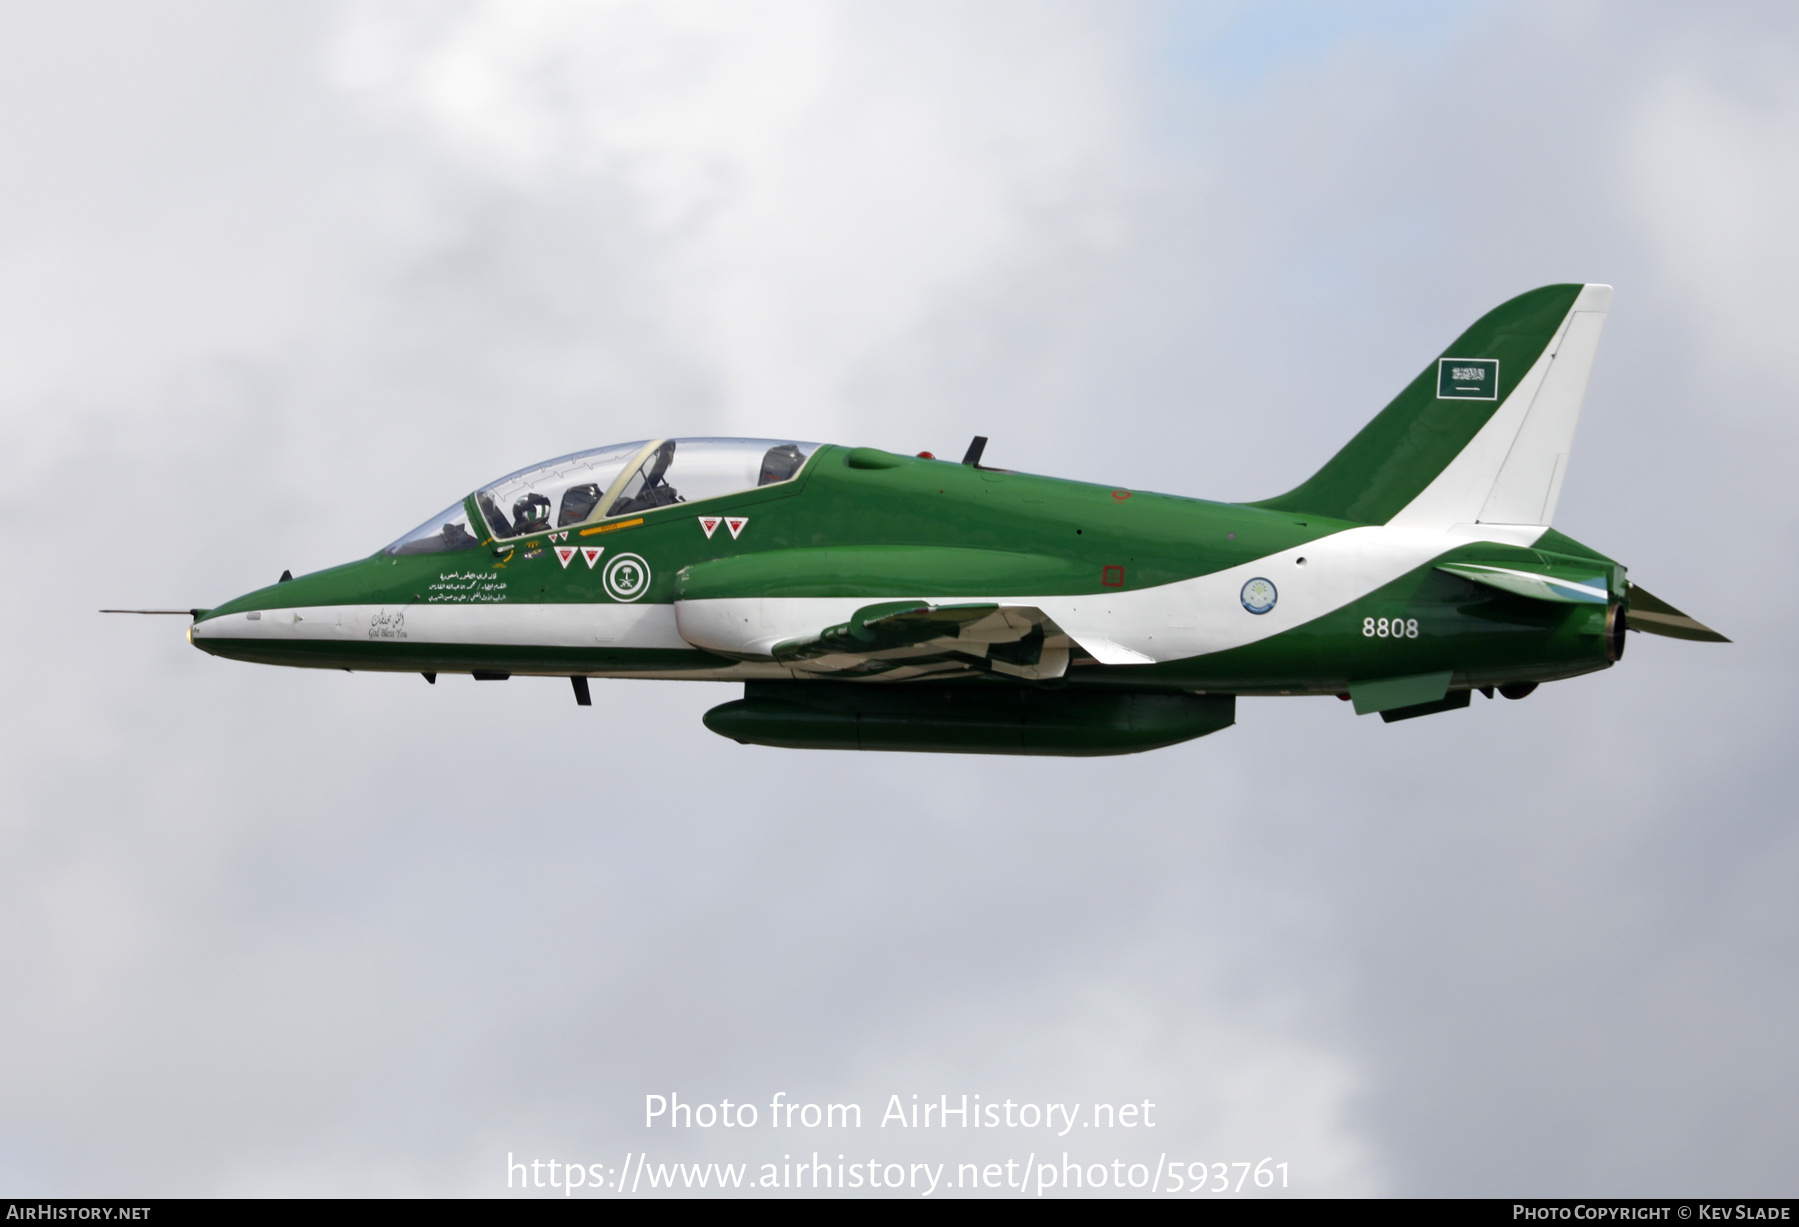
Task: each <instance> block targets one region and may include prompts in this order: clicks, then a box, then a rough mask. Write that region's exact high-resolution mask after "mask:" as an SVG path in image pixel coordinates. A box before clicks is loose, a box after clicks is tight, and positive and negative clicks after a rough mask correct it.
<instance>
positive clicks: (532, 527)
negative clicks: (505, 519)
mask: <svg viewBox="0 0 1799 1227" xmlns="http://www.w3.org/2000/svg"><path fill="white" fill-rule="evenodd" d="M549 526H550V500H549V499H547V498H545V497H544V496H543V495H541V494H538V493H537V492H536V491H532V492H531V493H530V494H527V495H525V496H524V497H523V498H521V499H519V500H518V502H516V503H514V504H512V533H513V535H514V536H523V535H524V534H526V533H534V532H536V531H538V530H539V529H542V528H548V527H549Z"/></svg>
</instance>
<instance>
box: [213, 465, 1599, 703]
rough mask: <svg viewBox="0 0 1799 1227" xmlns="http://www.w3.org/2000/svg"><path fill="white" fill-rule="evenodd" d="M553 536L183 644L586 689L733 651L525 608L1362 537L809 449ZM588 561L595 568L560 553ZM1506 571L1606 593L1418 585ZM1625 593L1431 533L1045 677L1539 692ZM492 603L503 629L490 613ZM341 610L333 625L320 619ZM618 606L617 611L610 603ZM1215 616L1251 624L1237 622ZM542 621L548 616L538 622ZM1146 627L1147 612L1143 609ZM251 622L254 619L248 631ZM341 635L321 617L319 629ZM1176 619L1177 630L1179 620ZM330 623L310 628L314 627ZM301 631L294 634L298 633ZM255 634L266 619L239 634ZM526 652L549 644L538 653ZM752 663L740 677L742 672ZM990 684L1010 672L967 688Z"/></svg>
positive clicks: (1199, 563) (958, 581)
mask: <svg viewBox="0 0 1799 1227" xmlns="http://www.w3.org/2000/svg"><path fill="white" fill-rule="evenodd" d="M703 517H742V518H744V519H745V520H746V521H747V522H746V523H745V524H744V526H743V528H742V530H741V533H740V534H739V535H737V536H735V537H734V536H733V535H732V534H731V533H729V532H728V531H726V529H725V528H724V527H722V526H720V527H717V528H716V529H715V531H713V532H712V533H711V534H710V535H708V534H707V533H706V532H704V531H702V528H701V520H702V518H703ZM584 528H585V535H583V531H582V528H576V529H574V530H573V531H564V532H562V533H561V534H560V536H555V535H553V534H549V533H540V534H538V535H536V536H532V537H529V538H525V539H521V540H519V541H516V542H514V543H512V544H510V545H508V544H498V545H496V544H495V543H493V542H492V541H491V540H484V541H483V543H482V544H480V545H478V546H476V547H475V548H471V549H464V550H459V551H453V552H437V553H427V554H416V555H408V556H389V555H387V554H386V553H381V554H376V555H375V556H373V557H369V558H364V559H361V560H358V561H356V562H351V563H347V564H345V565H343V566H339V567H333V568H331V569H329V570H325V571H320V572H316V573H314V574H310V575H304V576H300V577H298V578H296V579H294V580H292V581H290V582H285V583H280V584H275V585H271V586H270V587H267V588H263V589H260V590H258V591H255V592H251V593H248V594H246V595H244V596H242V597H239V598H237V599H236V600H233V601H230V602H227V603H226V604H223V605H220V606H219V607H217V608H216V609H211V610H207V611H205V612H204V613H203V614H202V615H201V616H200V617H199V618H198V620H197V622H196V627H195V635H194V642H195V645H196V646H198V647H200V648H202V649H203V650H205V651H208V652H212V653H214V654H216V655H219V656H226V657H231V658H233V659H238V660H247V661H255V662H259V663H263V664H280V665H297V666H303V667H313V668H331V669H349V670H386V671H406V672H418V673H433V674H435V673H476V674H543V675H556V676H566V675H585V676H593V677H630V676H660V677H668V676H688V677H716V678H718V679H719V680H734V679H742V678H745V677H748V676H758V677H767V676H771V674H770V673H768V672H766V671H754V672H747V673H746V671H745V670H746V656H745V655H739V654H733V655H725V654H720V653H718V652H717V651H713V650H707V649H705V648H702V647H696V646H692V645H691V644H685V643H682V642H676V641H675V640H673V639H671V638H670V637H668V636H663V637H662V641H658V642H656V643H655V644H654V645H644V644H643V643H642V642H641V640H640V641H638V642H636V643H633V642H632V641H631V640H630V638H629V636H612V637H611V638H612V639H613V640H614V641H613V642H611V643H601V642H597V641H590V642H586V643H581V642H568V641H567V640H569V639H570V638H571V636H569V635H567V634H561V635H543V634H534V633H533V619H534V618H537V617H539V616H540V614H539V611H540V610H555V611H557V612H559V613H560V614H562V615H563V616H565V617H566V616H568V615H570V614H574V615H575V616H577V617H579V611H578V610H573V609H570V608H569V607H596V608H597V607H613V606H619V605H629V606H630V607H631V609H633V610H637V611H641V615H642V617H644V618H652V619H654V618H664V619H669V620H671V622H672V614H671V611H672V609H673V608H674V606H675V604H676V603H677V602H683V601H707V600H721V599H757V600H761V601H764V602H797V601H804V600H807V599H818V598H839V599H844V600H848V601H850V602H852V603H856V602H863V603H866V602H873V601H893V600H904V599H907V598H918V599H925V600H931V601H944V600H946V599H947V600H956V601H968V602H978V601H992V600H995V599H996V598H997V599H999V600H1001V601H1002V602H1003V601H1004V600H1005V599H1007V598H1010V597H1016V596H1019V595H1020V594H1028V595H1030V596H1032V597H1082V598H1087V599H1089V600H1091V601H1098V602H1105V601H1112V600H1118V599H1130V598H1131V597H1133V596H1136V597H1142V596H1144V595H1146V594H1150V595H1151V597H1152V599H1153V594H1154V593H1156V592H1158V591H1163V592H1173V591H1178V586H1179V585H1180V584H1181V582H1182V581H1189V580H1194V579H1196V578H1199V577H1204V576H1209V575H1215V574H1218V573H1221V572H1226V571H1230V570H1232V569H1234V568H1241V567H1243V566H1245V565H1252V564H1255V563H1257V562H1258V560H1268V562H1267V565H1266V566H1265V567H1263V568H1262V569H1264V570H1268V571H1269V572H1270V575H1271V578H1272V580H1273V582H1274V583H1275V584H1276V585H1277V586H1278V587H1279V588H1281V589H1282V590H1287V589H1290V588H1291V587H1292V586H1293V585H1297V584H1301V583H1304V582H1305V581H1306V580H1307V579H1309V578H1310V576H1309V575H1308V574H1307V571H1306V568H1307V567H1316V566H1318V565H1319V564H1318V563H1317V562H1315V561H1313V560H1310V559H1308V560H1306V562H1305V563H1302V564H1297V565H1296V564H1295V563H1294V562H1292V561H1291V560H1289V559H1288V558H1287V555H1289V554H1291V553H1293V552H1294V551H1302V552H1303V551H1304V550H1305V549H1306V548H1307V547H1309V546H1312V545H1313V543H1317V542H1321V541H1324V540H1325V539H1330V538H1335V537H1338V536H1339V535H1340V534H1345V533H1350V532H1352V531H1354V530H1360V531H1361V532H1362V533H1369V532H1378V531H1380V530H1379V529H1377V528H1371V527H1370V526H1365V525H1357V524H1353V523H1349V522H1346V521H1340V520H1323V519H1319V518H1316V517H1308V516H1304V515H1295V514H1292V513H1289V512H1283V511H1277V510H1269V509H1265V508H1260V507H1252V506H1245V505H1237V504H1226V503H1213V502H1206V501H1203V500H1199V499H1189V498H1180V497H1174V496H1170V495H1162V494H1154V493H1148V492H1143V491H1134V490H1121V489H1116V488H1113V487H1109V486H1099V485H1091V484H1086V483H1081V482H1073V481H1064V480H1059V479H1055V478H1048V477H1038V476H1032V475H1028V474H1023V473H1010V472H1000V471H995V470H989V469H980V468H976V467H973V466H969V465H963V464H953V463H948V462H944V461H937V460H925V459H916V458H912V457H900V456H894V455H890V454H888V453H884V452H873V451H870V450H868V449H856V450H851V449H847V448H841V447H823V448H820V449H819V450H818V452H817V453H816V454H815V455H813V456H812V457H811V459H810V460H809V462H808V463H807V464H806V466H805V468H804V469H803V470H802V471H801V472H800V473H799V475H798V476H797V478H795V479H794V480H792V481H789V482H784V483H781V484H778V485H774V486H770V487H766V488H761V489H752V490H747V491H743V492H740V493H736V494H730V495H725V496H722V497H718V498H715V499H710V500H707V501H703V502H696V503H677V504H673V505H669V506H664V507H660V508H656V509H652V510H648V511H645V512H642V513H639V514H628V515H621V516H616V517H613V518H611V519H610V520H597V521H595V522H594V523H592V524H589V525H585V526H584ZM559 545H561V546H563V547H564V549H566V548H568V547H569V546H571V545H572V546H587V547H589V548H595V547H604V548H605V549H606V550H607V551H608V552H607V553H606V554H604V555H602V556H601V563H602V565H587V564H586V563H584V561H583V559H582V557H581V556H580V555H579V554H577V555H575V556H574V557H573V558H572V559H571V560H569V561H567V562H565V561H563V559H562V558H560V557H559V556H558V550H557V546H559ZM627 551H628V552H629V553H630V554H633V555H636V556H638V557H639V558H641V559H642V560H643V562H644V564H645V569H646V570H647V572H648V582H647V586H646V587H645V588H644V590H642V591H641V592H640V593H638V594H637V595H636V596H635V598H634V599H633V600H630V601H628V602H621V601H620V600H619V599H618V598H617V597H615V596H614V595H613V594H612V592H611V591H610V590H609V588H608V585H607V583H606V582H605V574H606V572H605V567H604V565H603V564H604V562H605V560H606V559H608V558H616V557H618V556H619V555H620V554H621V553H622V552H627ZM1462 561H1471V562H1480V563H1488V564H1495V565H1499V566H1508V567H1524V568H1530V567H1542V566H1544V565H1553V564H1561V565H1570V564H1572V565H1575V566H1576V567H1584V568H1586V569H1587V570H1589V571H1590V572H1591V574H1592V575H1593V576H1595V577H1602V578H1603V581H1604V583H1605V587H1606V589H1607V590H1608V591H1609V593H1611V594H1612V598H1613V599H1612V601H1610V602H1608V603H1607V604H1604V605H1595V604H1557V603H1551V602H1546V601H1540V600H1533V599H1530V598H1528V597H1525V596H1520V595H1516V594H1513V593H1509V592H1505V591H1501V590H1498V589H1495V588H1492V587H1489V586H1486V585H1483V584H1480V583H1476V582H1473V581H1471V580H1469V579H1466V578H1462V577H1460V576H1457V575H1454V574H1450V573H1447V572H1445V571H1442V570H1439V569H1438V566H1439V564H1442V563H1446V562H1462ZM1624 591H1625V588H1624V574H1623V568H1622V567H1619V566H1618V565H1617V564H1615V563H1613V562H1612V561H1611V560H1609V559H1607V558H1604V557H1603V556H1601V555H1599V554H1596V553H1594V552H1593V551H1591V550H1588V549H1586V548H1584V547H1582V546H1580V545H1578V544H1577V543H1575V542H1573V541H1571V540H1569V539H1568V538H1566V537H1563V536H1561V535H1559V534H1557V533H1555V532H1553V530H1551V531H1547V532H1543V533H1542V535H1541V536H1540V537H1538V539H1537V540H1536V541H1535V543H1534V544H1533V545H1531V546H1521V545H1515V544H1507V543H1504V542H1498V541H1490V540H1478V541H1468V542H1458V541H1454V540H1451V539H1447V538H1446V539H1445V540H1444V542H1443V548H1442V551H1441V552H1440V553H1439V554H1435V555H1433V556H1431V557H1429V558H1426V559H1424V560H1423V561H1421V562H1420V564H1419V565H1417V566H1415V567H1412V568H1410V569H1408V570H1406V571H1404V573H1402V574H1399V575H1398V576H1397V577H1396V578H1393V579H1391V580H1390V581H1389V582H1385V583H1382V584H1380V585H1379V586H1376V587H1372V588H1370V589H1369V590H1368V591H1366V592H1364V593H1361V594H1360V595H1358V596H1357V597H1356V598H1355V599H1352V600H1349V601H1347V602H1345V603H1343V604H1341V605H1338V606H1337V607H1335V608H1333V609H1331V610H1329V611H1328V612H1325V613H1323V614H1321V616H1318V617H1316V618H1312V619H1309V620H1307V621H1305V622H1304V623H1303V624H1301V625H1298V626H1296V627H1293V628H1292V629H1289V630H1285V631H1283V632H1281V633H1278V634H1273V635H1270V636H1267V637H1264V638H1259V639H1257V640H1256V641H1254V642H1249V643H1243V644H1239V645H1236V646H1228V647H1224V648H1222V649H1221V650H1215V651H1202V652H1198V653H1193V654H1181V655H1178V656H1176V657H1174V658H1163V657H1161V656H1159V655H1158V656H1156V657H1155V658H1154V659H1152V660H1149V661H1146V662H1144V663H1131V664H1104V663H1101V662H1100V661H1099V660H1097V659H1094V658H1092V657H1091V656H1089V655H1087V654H1086V653H1083V652H1081V651H1079V650H1076V651H1075V652H1074V654H1073V658H1072V659H1071V660H1070V667H1069V668H1068V669H1067V671H1066V673H1065V674H1064V676H1063V677H1062V678H1059V679H1056V680H1054V681H1053V682H1048V683H1045V682H1036V683H1023V682H1020V683H1017V684H1035V685H1043V684H1050V685H1067V686H1071V687H1115V688H1124V689H1128V690H1133V691H1177V692H1179V691H1184V692H1193V691H1206V692H1213V693H1235V694H1285V693H1292V694H1308V693H1310V694H1317V693H1340V692H1347V691H1348V690H1349V688H1350V686H1351V684H1352V683H1354V682H1356V681H1358V680H1359V679H1368V678H1386V677H1394V676H1405V675H1415V674H1431V673H1435V672H1439V671H1448V672H1450V673H1451V674H1452V675H1453V676H1452V680H1451V682H1450V685H1451V687H1452V688H1463V687H1469V686H1476V687H1478V686H1492V685H1498V684H1503V683H1508V682H1520V681H1548V680H1551V679H1556V678H1564V677H1569V676H1572V675H1575V674H1580V673H1585V672H1589V671H1591V670H1595V669H1602V668H1605V667H1606V666H1607V665H1608V663H1609V658H1608V657H1609V656H1610V655H1615V652H1616V649H1615V648H1613V649H1612V650H1611V652H1609V653H1608V643H1610V642H1613V638H1614V637H1611V636H1608V634H1607V627H1608V613H1609V608H1608V607H1609V606H1612V605H1615V603H1616V602H1617V601H1618V600H1620V599H1621V598H1622V596H1623V593H1624ZM446 606H447V607H460V608H461V609H463V610H472V609H476V608H481V609H482V610H483V612H486V611H487V610H490V609H491V610H492V613H493V615H495V616H497V617H499V618H500V619H501V620H499V621H494V620H493V618H490V619H489V620H490V621H492V622H493V625H494V627H495V628H496V629H495V630H494V631H493V632H487V631H483V632H482V633H481V634H480V635H478V636H468V637H464V639H465V640H466V639H467V638H478V639H480V640H483V641H476V642H470V641H457V640H458V637H457V636H456V635H455V634H454V633H449V634H445V633H443V632H441V631H440V632H437V633H433V628H431V627H430V626H429V625H428V623H429V619H430V616H431V611H432V610H434V609H437V608H442V607H446ZM501 609H504V610H507V611H509V614H508V615H500V610H501ZM295 610H300V611H316V612H311V613H307V612H302V613H301V615H300V617H301V626H300V627H296V628H294V630H295V631H296V632H299V633H294V634H291V635H285V636H282V635H275V634H258V635H256V636H254V637H238V636H233V635H217V634H211V633H209V631H211V630H213V629H214V627H215V626H217V627H218V629H221V630H222V629H224V626H225V625H229V624H234V623H236V622H240V621H241V620H242V619H244V617H245V616H246V615H249V614H252V613H260V614H262V615H263V617H264V618H268V619H271V620H272V619H274V618H276V617H278V616H282V612H283V611H295ZM328 611H342V612H328ZM614 612H617V611H614ZM1231 613H1232V615H1233V616H1236V617H1239V618H1249V617H1251V616H1252V615H1248V614H1245V613H1244V612H1243V611H1242V610H1240V609H1233V610H1232V611H1231ZM542 616H548V615H547V614H546V615H542ZM1151 616H1152V618H1153V617H1154V616H1156V615H1153V614H1152V615H1151ZM1183 617H1184V612H1183V610H1182V608H1181V607H1180V604H1179V602H1178V601H1173V602H1171V603H1170V605H1169V612H1168V614H1167V615H1166V619H1165V620H1166V621H1167V622H1168V623H1169V624H1170V625H1169V630H1168V632H1167V634H1166V635H1165V636H1164V638H1165V639H1166V638H1169V637H1173V638H1177V639H1178V638H1179V637H1180V633H1181V632H1182V631H1183V630H1184V629H1187V628H1183V627H1181V626H1179V625H1178V623H1179V622H1181V621H1182V620H1183ZM260 620H261V619H259V621H260ZM340 620H341V621H340ZM1188 620H1190V621H1191V620H1193V619H1191V618H1189V619H1188ZM327 621H329V622H330V623H331V625H330V628H329V630H327V628H326V627H325V626H323V625H320V623H321V622H327ZM308 622H310V624H311V625H310V626H309V625H308ZM257 629H259V630H262V629H268V630H272V629H273V627H272V626H271V627H269V628H257ZM557 639H560V640H561V641H560V642H556V641H546V640H557ZM750 664H751V667H752V668H753V662H750ZM987 679H988V680H1002V681H1003V680H1008V679H1004V678H998V677H997V676H996V675H992V674H988V675H987Z"/></svg>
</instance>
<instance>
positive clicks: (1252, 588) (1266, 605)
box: [1243, 576, 1280, 614]
mask: <svg viewBox="0 0 1799 1227" xmlns="http://www.w3.org/2000/svg"><path fill="white" fill-rule="evenodd" d="M1279 599H1280V593H1278V592H1276V591H1275V590H1274V585H1273V584H1271V583H1269V582H1268V581H1267V580H1265V579H1263V578H1262V577H1261V576H1257V577H1256V578H1255V579H1252V580H1250V581H1249V582H1248V583H1247V584H1244V585H1243V608H1245V609H1247V610H1249V612H1250V613H1252V614H1265V613H1267V612H1268V611H1269V610H1270V609H1273V608H1274V603H1275V602H1276V601H1278V600H1279Z"/></svg>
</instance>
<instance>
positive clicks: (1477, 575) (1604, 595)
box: [1437, 562, 1698, 625]
mask: <svg viewBox="0 0 1799 1227" xmlns="http://www.w3.org/2000/svg"><path fill="white" fill-rule="evenodd" d="M1437 570H1439V571H1447V572H1448V573H1449V574H1451V575H1459V576H1461V577H1462V578H1463V579H1471V580H1473V581H1474V582H1475V583H1477V584H1485V585H1486V586H1487V587H1489V588H1497V589H1499V591H1501V592H1510V593H1514V594H1516V595H1518V596H1527V597H1530V598H1532V599H1533V600H1538V601H1556V602H1559V603H1561V604H1565V605H1604V604H1605V603H1606V602H1607V601H1609V600H1610V599H1611V592H1610V590H1609V588H1608V586H1607V583H1606V578H1605V576H1603V575H1598V574H1595V573H1594V572H1593V570H1592V569H1591V568H1584V567H1565V566H1550V565H1539V566H1532V567H1496V566H1490V565H1488V564H1486V563H1474V562H1440V563H1438V564H1437ZM1694 625H1698V624H1697V623H1695V624H1694Z"/></svg>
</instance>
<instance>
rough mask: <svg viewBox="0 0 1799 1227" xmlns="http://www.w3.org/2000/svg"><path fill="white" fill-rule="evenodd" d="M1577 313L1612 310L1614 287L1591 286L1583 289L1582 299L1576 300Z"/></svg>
mask: <svg viewBox="0 0 1799 1227" xmlns="http://www.w3.org/2000/svg"><path fill="white" fill-rule="evenodd" d="M1574 309H1575V310H1576V311H1601V312H1603V311H1610V310H1611V309H1612V287H1611V286H1609V285H1597V284H1594V285H1589V286H1587V287H1586V288H1584V289H1582V290H1581V292H1580V297H1578V298H1576V299H1575V300H1574Z"/></svg>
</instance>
